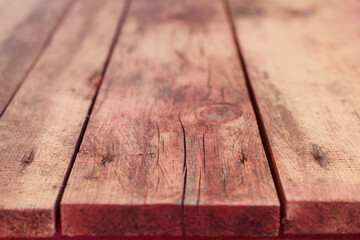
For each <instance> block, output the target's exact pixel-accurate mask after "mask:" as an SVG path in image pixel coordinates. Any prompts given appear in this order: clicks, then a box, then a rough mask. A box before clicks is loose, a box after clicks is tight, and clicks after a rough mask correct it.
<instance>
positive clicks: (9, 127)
mask: <svg viewBox="0 0 360 240" xmlns="http://www.w3.org/2000/svg"><path fill="white" fill-rule="evenodd" d="M122 6H123V1H118V0H106V1H101V2H100V1H97V0H86V1H85V0H83V1H78V2H76V4H75V5H74V6H73V8H72V9H71V12H70V13H69V16H68V17H67V19H66V21H65V22H64V23H63V25H62V27H61V29H60V30H59V31H58V32H57V34H56V35H55V37H54V39H53V41H52V43H51V44H50V46H49V47H48V49H47V50H46V52H45V53H44V55H43V56H42V57H41V59H40V61H39V62H38V64H37V65H36V66H35V68H34V70H33V71H32V73H31V74H30V75H29V77H28V78H27V80H26V81H25V83H24V84H23V86H22V87H21V88H20V90H19V92H18V94H17V95H16V96H15V98H14V100H13V101H12V102H11V104H10V105H9V107H8V108H7V111H6V112H5V113H4V115H3V117H2V118H1V121H0V237H23V236H24V237H25V236H26V237H35V236H36V237H43V236H51V235H53V233H54V231H55V229H54V228H55V225H54V221H55V219H54V218H55V216H54V214H55V213H54V211H55V206H54V205H55V203H56V199H57V196H58V194H59V190H60V189H61V185H62V182H63V178H64V175H65V172H66V170H67V167H68V165H69V163H70V159H71V157H72V154H73V151H74V146H75V144H76V142H77V139H78V137H79V134H80V131H81V128H82V125H83V122H84V120H85V118H86V115H87V112H88V108H89V106H90V104H91V102H92V97H93V95H94V93H95V90H96V88H97V85H98V83H99V79H100V74H101V72H102V68H103V66H104V64H105V62H106V59H107V55H108V52H109V49H110V46H111V42H112V40H113V37H114V34H115V31H116V26H117V22H118V19H119V17H120V13H121V9H122Z"/></svg>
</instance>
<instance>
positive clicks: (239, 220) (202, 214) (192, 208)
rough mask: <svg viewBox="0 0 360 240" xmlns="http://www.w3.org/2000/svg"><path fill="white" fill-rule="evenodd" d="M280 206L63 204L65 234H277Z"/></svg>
mask: <svg viewBox="0 0 360 240" xmlns="http://www.w3.org/2000/svg"><path fill="white" fill-rule="evenodd" d="M279 216H280V208H279V206H239V205H234V206H231V205H223V206H219V205H198V206H197V205H185V206H183V208H182V206H181V205H180V204H179V205H176V204H149V205H117V204H112V205H108V204H103V205H101V204H62V205H61V225H62V234H63V235H66V236H99V235H102V236H106V235H109V236H110V235H116V236H141V235H145V236H206V237H220V236H222V237H223V236H276V235H278V231H279V228H280V222H279Z"/></svg>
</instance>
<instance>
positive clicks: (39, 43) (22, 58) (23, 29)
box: [0, 0, 70, 116]
mask: <svg viewBox="0 0 360 240" xmlns="http://www.w3.org/2000/svg"><path fill="white" fill-rule="evenodd" d="M69 4H70V0H65V1H44V0H19V1H11V0H10V1H9V0H1V1H0V22H1V24H0V116H1V115H2V112H3V111H4V109H5V108H6V106H7V105H8V102H9V101H10V99H11V98H12V96H13V94H14V92H15V91H16V89H17V88H18V87H19V85H20V84H21V82H22V81H23V79H24V78H25V77H26V75H27V74H28V72H29V71H30V70H31V68H32V66H33V64H34V63H35V62H36V61H37V59H38V56H39V55H40V54H41V52H42V50H43V49H44V47H45V46H46V45H47V43H48V41H49V39H50V37H51V36H52V34H53V32H54V31H55V28H56V26H57V25H58V24H59V22H60V20H61V18H62V17H63V15H64V12H65V11H66V9H67V7H68V6H69Z"/></svg>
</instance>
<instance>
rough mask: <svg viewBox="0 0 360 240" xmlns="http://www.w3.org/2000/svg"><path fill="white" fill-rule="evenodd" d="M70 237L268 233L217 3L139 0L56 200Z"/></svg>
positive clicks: (253, 137)
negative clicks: (69, 171) (60, 196)
mask: <svg viewBox="0 0 360 240" xmlns="http://www.w3.org/2000/svg"><path fill="white" fill-rule="evenodd" d="M61 217H62V227H63V228H62V231H63V234H65V235H71V236H72V235H157V236H159V235H175V236H181V235H187V236H194V235H201V236H227V235H233V236H234V235H235V236H237V235H253V236H255V235H256V236H259V235H274V234H276V233H277V231H278V227H279V202H278V199H277V195H276V191H275V188H274V185H273V182H272V178H271V174H270V171H269V168H268V163H267V160H266V157H265V153H264V150H263V147H262V144H261V140H260V136H259V132H258V128H257V125H256V120H255V116H254V113H253V110H252V106H251V104H250V100H249V97H248V93H247V89H246V86H245V81H244V77H243V74H242V71H241V68H240V65H239V62H238V59H237V55H236V51H235V45H234V42H233V39H232V35H231V31H230V28H229V25H228V22H227V19H226V15H225V11H224V8H223V6H222V3H221V1H205V0H202V1H189V0H188V1H168V0H157V1H151V4H150V3H149V2H148V1H134V2H133V3H132V6H131V7H130V11H129V14H128V18H127V20H126V22H125V25H124V29H123V30H122V33H121V36H120V40H119V42H118V44H117V46H116V48H115V51H114V55H113V57H112V60H111V62H110V66H109V69H108V71H107V73H106V77H105V79H104V82H103V85H102V88H101V90H100V93H99V96H98V99H97V102H96V104H95V107H94V111H93V114H92V115H91V118H90V121H89V125H88V127H87V130H86V133H85V136H84V140H83V143H82V146H81V148H80V151H79V153H78V156H77V159H76V161H75V164H74V167H73V170H72V173H71V176H70V178H69V182H68V186H67V188H66V189H65V193H64V197H63V200H62V203H61Z"/></svg>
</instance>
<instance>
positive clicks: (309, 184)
mask: <svg viewBox="0 0 360 240" xmlns="http://www.w3.org/2000/svg"><path fill="white" fill-rule="evenodd" d="M231 8H232V12H233V15H234V18H235V21H236V27H237V32H238V38H239V41H240V44H241V47H242V49H243V54H244V58H245V61H246V65H247V67H248V71H249V76H250V80H251V83H252V84H253V88H254V92H255V95H256V99H257V101H258V105H259V108H260V112H261V117H262V119H263V122H264V125H265V129H266V132H267V134H268V138H269V142H270V145H271V149H272V154H273V158H274V160H275V162H276V165H277V167H278V171H279V174H280V179H281V182H282V185H283V189H284V192H285V197H286V219H285V221H284V223H285V224H284V230H285V232H286V233H360V187H359V186H360V178H359V174H360V161H359V156H360V148H359V146H360V137H359V134H360V124H359V123H360V122H359V120H360V117H359V113H360V95H359V92H360V82H359V78H360V68H359V64H358V63H359V62H360V45H359V41H360V35H359V29H360V14H359V13H360V2H359V1H352V0H349V1H346V4H345V3H344V2H341V1H336V0H329V1H311V0H306V1H280V0H274V1H271V3H270V2H268V1H260V0H255V1H231Z"/></svg>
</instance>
